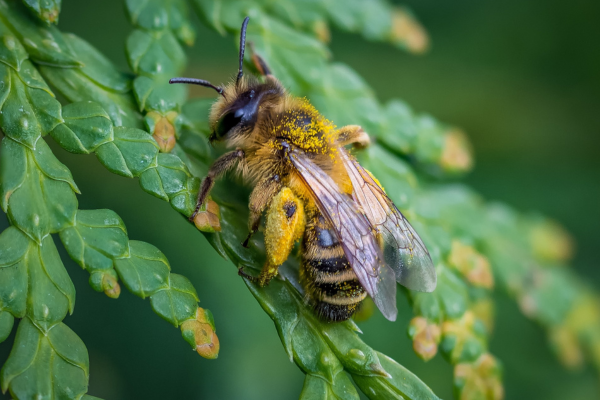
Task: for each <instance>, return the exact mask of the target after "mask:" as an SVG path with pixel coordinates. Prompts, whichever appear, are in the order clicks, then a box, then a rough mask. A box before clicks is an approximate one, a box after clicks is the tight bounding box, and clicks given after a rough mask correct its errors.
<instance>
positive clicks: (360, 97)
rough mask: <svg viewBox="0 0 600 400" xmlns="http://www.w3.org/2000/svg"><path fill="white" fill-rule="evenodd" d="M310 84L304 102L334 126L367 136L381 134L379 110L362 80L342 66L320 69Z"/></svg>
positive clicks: (382, 118)
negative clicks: (355, 128)
mask: <svg viewBox="0 0 600 400" xmlns="http://www.w3.org/2000/svg"><path fill="white" fill-rule="evenodd" d="M315 77H316V79H315V78H313V79H312V80H311V88H310V90H309V91H308V98H309V99H310V100H311V101H312V102H313V104H314V105H315V107H316V108H317V109H318V110H320V111H321V112H322V113H323V115H324V116H325V117H327V118H329V119H330V120H332V121H333V122H334V123H335V124H337V125H338V126H344V125H361V126H362V127H363V129H365V130H366V131H367V132H368V133H371V132H377V131H380V130H382V121H384V120H385V117H384V114H383V110H382V109H381V106H380V105H379V104H378V102H377V100H376V99H375V96H374V95H373V92H372V91H371V89H370V88H369V87H368V86H367V85H366V83H365V82H364V81H363V79H362V78H361V77H360V76H359V75H358V74H357V73H356V72H354V71H353V70H352V69H350V68H349V67H347V66H346V65H344V64H337V63H336V64H331V65H329V66H326V67H323V68H322V70H321V71H320V72H319V73H318V74H315Z"/></svg>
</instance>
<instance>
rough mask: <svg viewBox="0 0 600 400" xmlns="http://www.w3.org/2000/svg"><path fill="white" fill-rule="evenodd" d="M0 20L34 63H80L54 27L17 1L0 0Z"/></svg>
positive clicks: (62, 64)
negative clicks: (31, 14) (21, 44)
mask: <svg viewBox="0 0 600 400" xmlns="http://www.w3.org/2000/svg"><path fill="white" fill-rule="evenodd" d="M42 1H43V0H42ZM0 21H2V22H3V23H4V24H5V25H6V26H8V27H10V29H11V30H12V32H13V33H14V34H15V35H16V36H17V37H18V38H19V40H21V42H22V43H23V45H24V46H25V48H26V49H27V52H28V53H29V56H30V57H31V59H32V60H34V61H35V62H36V63H43V64H48V65H55V66H63V67H77V66H80V65H81V63H80V62H79V61H77V58H76V57H75V56H74V54H73V53H72V52H71V50H70V49H69V47H68V45H67V44H66V43H65V41H64V39H63V37H62V35H61V34H60V32H59V31H58V29H57V28H56V27H54V26H51V25H47V24H46V23H43V22H41V21H37V20H35V19H33V18H32V16H30V14H29V13H28V12H27V11H26V10H25V9H24V7H22V6H19V5H18V3H17V2H14V1H13V2H10V4H9V3H8V2H7V1H6V0H1V1H0Z"/></svg>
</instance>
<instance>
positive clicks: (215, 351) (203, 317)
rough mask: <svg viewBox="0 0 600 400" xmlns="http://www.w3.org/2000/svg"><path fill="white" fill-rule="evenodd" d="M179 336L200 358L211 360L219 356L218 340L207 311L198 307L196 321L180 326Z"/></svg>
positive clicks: (192, 320) (190, 320) (210, 316)
mask: <svg viewBox="0 0 600 400" xmlns="http://www.w3.org/2000/svg"><path fill="white" fill-rule="evenodd" d="M181 334H182V335H183V337H184V339H185V340H186V341H187V342H188V343H189V344H190V345H191V346H192V347H193V348H194V349H195V350H196V352H197V353H198V354H200V355H201V356H202V357H204V358H208V359H211V360H212V359H215V358H217V357H218V356H219V349H220V345H219V338H218V337H217V334H216V333H215V324H214V321H213V318H212V313H211V312H210V311H209V310H205V309H203V308H201V307H198V310H197V311H196V319H189V320H187V321H185V322H184V323H183V324H181Z"/></svg>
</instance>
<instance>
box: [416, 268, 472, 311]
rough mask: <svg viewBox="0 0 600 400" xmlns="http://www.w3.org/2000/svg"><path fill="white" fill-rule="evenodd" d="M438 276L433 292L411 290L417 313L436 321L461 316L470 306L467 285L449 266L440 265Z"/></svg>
mask: <svg viewBox="0 0 600 400" xmlns="http://www.w3.org/2000/svg"><path fill="white" fill-rule="evenodd" d="M437 276H438V285H437V288H436V290H435V291H433V292H432V293H421V292H411V297H412V299H413V309H414V312H415V314H416V315H422V316H424V317H425V318H427V319H429V320H432V321H435V322H441V321H443V320H444V319H455V318H460V317H461V316H462V315H463V314H464V312H465V311H466V310H467V307H468V302H469V294H468V292H467V285H466V284H465V282H464V281H463V280H461V279H460V278H459V277H457V276H456V274H455V273H454V272H452V271H451V270H450V269H448V268H447V267H442V268H439V267H438V268H437Z"/></svg>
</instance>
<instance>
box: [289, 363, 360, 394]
mask: <svg viewBox="0 0 600 400" xmlns="http://www.w3.org/2000/svg"><path fill="white" fill-rule="evenodd" d="M333 382H334V384H333V385H331V384H330V383H329V382H327V381H326V380H325V379H323V378H321V377H319V376H314V375H310V374H307V375H306V378H305V379H304V386H303V387H302V392H300V399H301V400H311V399H326V400H334V399H335V400H337V399H340V400H341V399H358V398H359V396H358V393H357V392H356V389H355V388H354V385H352V381H351V380H350V378H348V375H346V373H345V372H344V371H343V370H340V371H339V372H338V375H337V376H335V377H334V381H333Z"/></svg>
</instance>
